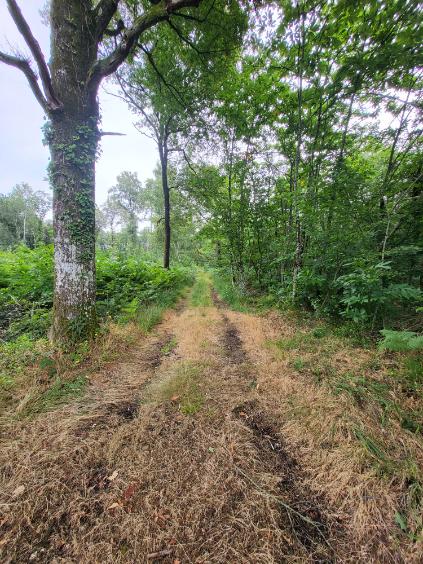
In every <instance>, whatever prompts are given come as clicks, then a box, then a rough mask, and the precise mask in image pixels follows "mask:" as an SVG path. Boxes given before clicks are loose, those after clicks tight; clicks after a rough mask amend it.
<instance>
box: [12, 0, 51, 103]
mask: <svg viewBox="0 0 423 564" xmlns="http://www.w3.org/2000/svg"><path fill="white" fill-rule="evenodd" d="M7 6H8V8H9V12H10V15H11V16H12V18H13V21H14V22H15V24H16V27H17V28H18V30H19V32H20V34H21V35H22V37H23V38H24V40H25V43H26V44H27V45H28V47H29V50H30V51H31V53H32V56H33V57H34V60H35V63H36V65H37V67H38V71H39V73H40V79H41V84H42V86H43V90H44V95H45V97H46V103H47V109H48V110H57V109H60V108H61V107H62V104H61V102H60V101H59V100H58V98H57V97H56V95H55V93H54V90H53V85H52V83H51V77H50V72H49V70H48V67H47V63H46V61H45V59H44V55H43V52H42V51H41V47H40V45H39V43H38V41H37V40H36V39H35V37H34V35H33V33H32V31H31V28H30V27H29V25H28V23H27V22H26V20H25V18H24V17H23V14H22V12H21V10H20V8H19V6H18V4H17V2H16V1H15V0H7ZM22 70H23V69H22ZM31 88H32V86H31ZM32 90H33V91H34V89H33V88H32ZM34 94H35V92H34ZM37 99H38V98H37Z"/></svg>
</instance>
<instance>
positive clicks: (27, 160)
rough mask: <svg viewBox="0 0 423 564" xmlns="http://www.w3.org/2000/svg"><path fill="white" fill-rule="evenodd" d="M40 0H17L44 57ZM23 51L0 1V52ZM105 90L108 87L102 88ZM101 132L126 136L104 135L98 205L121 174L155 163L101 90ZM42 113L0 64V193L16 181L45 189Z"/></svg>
mask: <svg viewBox="0 0 423 564" xmlns="http://www.w3.org/2000/svg"><path fill="white" fill-rule="evenodd" d="M43 4H44V0H30V1H28V0H21V2H20V7H21V9H22V11H23V13H24V15H25V17H26V19H27V21H28V23H29V24H30V26H31V28H32V31H33V33H34V35H35V36H36V38H37V40H38V42H39V43H40V45H41V47H42V49H43V51H44V55H45V57H46V59H47V60H48V59H49V30H48V28H47V27H45V26H44V25H43V24H42V22H41V17H40V15H39V9H40V8H41V7H42V6H43ZM16 48H18V49H19V50H20V51H21V52H23V53H28V50H27V49H25V46H24V43H23V40H22V38H21V37H20V35H19V32H17V30H16V28H15V26H14V23H13V21H12V19H11V17H10V15H9V12H8V10H7V8H6V6H5V2H1V3H0V49H1V50H2V51H7V52H12V51H13V50H16ZM105 86H106V88H107V89H111V88H112V86H111V85H108V84H105ZM100 103H101V114H102V118H103V121H102V129H103V130H104V131H116V132H121V133H125V134H126V136H125V137H112V136H110V137H104V138H103V139H102V144H101V145H102V154H101V157H100V159H99V161H98V162H97V194H96V200H97V203H101V202H103V201H104V200H105V198H106V194H107V190H108V189H109V188H110V187H111V186H113V184H114V183H115V180H116V176H117V175H118V174H119V173H120V172H121V171H123V170H130V171H134V172H137V173H138V176H139V178H140V179H141V180H144V179H146V178H148V177H149V176H151V175H152V171H153V169H154V166H155V164H156V161H157V152H156V148H155V145H154V143H153V141H151V140H150V139H148V138H146V137H144V136H142V135H141V134H140V133H138V132H137V131H136V130H135V128H134V127H133V125H132V124H133V121H134V117H133V115H132V114H131V113H130V112H129V110H128V109H127V107H126V105H125V102H123V101H121V100H118V99H116V98H114V97H113V96H110V95H108V94H106V93H105V92H104V90H103V89H101V92H100ZM43 123H44V117H43V112H42V110H41V107H40V106H39V105H38V102H37V101H36V100H35V98H34V96H33V94H32V92H31V90H30V89H29V86H28V84H27V82H26V78H25V77H24V75H23V73H22V72H21V71H19V70H18V69H15V68H12V67H8V66H7V65H4V64H2V63H0V131H1V136H0V193H7V192H9V191H10V190H11V189H12V188H13V186H14V185H15V184H17V183H19V182H28V183H29V184H30V185H31V186H32V187H33V188H34V189H36V190H40V189H41V190H45V191H48V190H49V186H48V182H47V181H46V167H47V163H48V156H49V153H48V149H47V148H46V147H44V146H43V144H42V140H41V139H42V132H41V130H40V128H41V126H42V125H43Z"/></svg>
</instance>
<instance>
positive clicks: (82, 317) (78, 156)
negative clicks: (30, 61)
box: [48, 0, 99, 343]
mask: <svg viewBox="0 0 423 564" xmlns="http://www.w3.org/2000/svg"><path fill="white" fill-rule="evenodd" d="M90 8H91V2H90V1H88V0H71V1H68V2H62V1H60V0H53V2H52V6H51V25H52V39H51V41H52V53H51V55H52V65H51V71H52V82H53V87H54V89H55V92H56V93H57V95H58V97H59V99H60V100H61V102H62V104H63V108H62V110H60V111H58V112H54V113H52V115H51V122H50V130H49V133H48V143H49V147H50V152H51V163H50V178H51V183H52V186H53V226H54V255H55V292H54V313H53V338H54V340H55V341H56V342H59V343H63V342H67V341H69V340H77V339H81V338H87V337H90V336H92V335H93V333H94V330H95V294H96V285H95V195H94V194H95V158H96V152H97V144H98V137H99V136H98V118H99V113H98V103H97V89H96V88H95V89H93V90H91V91H89V90H88V89H87V83H88V80H87V79H88V74H89V70H90V68H91V66H92V65H93V64H94V62H95V60H96V57H97V52H96V51H97V46H96V41H95V40H94V39H93V34H92V19H91V18H92V13H91V11H90Z"/></svg>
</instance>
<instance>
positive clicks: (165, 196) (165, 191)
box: [159, 136, 171, 268]
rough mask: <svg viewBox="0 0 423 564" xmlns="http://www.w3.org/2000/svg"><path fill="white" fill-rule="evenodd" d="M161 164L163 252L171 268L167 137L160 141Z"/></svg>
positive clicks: (165, 260)
mask: <svg viewBox="0 0 423 564" xmlns="http://www.w3.org/2000/svg"><path fill="white" fill-rule="evenodd" d="M159 153H160V164H161V169H162V189H163V203H164V225H165V241H164V253H163V266H164V267H165V268H169V266H170V235H171V231H170V192H169V179H168V166H167V165H168V148H167V138H166V136H165V138H164V140H163V141H162V140H160V141H159Z"/></svg>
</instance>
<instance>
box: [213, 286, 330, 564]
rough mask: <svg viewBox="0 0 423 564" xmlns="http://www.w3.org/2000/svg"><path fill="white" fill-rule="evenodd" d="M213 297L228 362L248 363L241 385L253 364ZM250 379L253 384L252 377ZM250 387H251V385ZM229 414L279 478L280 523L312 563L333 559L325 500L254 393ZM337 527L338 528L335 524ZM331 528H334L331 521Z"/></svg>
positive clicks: (265, 466)
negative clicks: (306, 480) (248, 432)
mask: <svg viewBox="0 0 423 564" xmlns="http://www.w3.org/2000/svg"><path fill="white" fill-rule="evenodd" d="M212 299H213V303H214V304H215V306H216V307H217V308H218V310H219V312H220V314H221V316H222V320H223V324H224V335H223V338H222V342H223V347H224V349H225V352H226V355H227V358H228V360H229V363H230V364H233V365H241V364H243V363H248V369H247V374H246V371H245V366H244V368H243V371H242V380H243V381H242V382H240V386H243V383H244V381H245V376H247V375H249V376H251V374H252V373H253V372H255V367H254V365H251V363H250V362H249V359H248V355H247V353H246V351H245V349H244V346H243V341H242V339H241V336H240V332H239V330H238V328H237V326H236V325H235V324H234V323H233V322H232V321H231V320H230V319H229V317H228V315H227V311H228V310H227V306H226V304H225V303H224V302H223V300H221V299H220V297H219V296H218V294H217V293H216V292H215V291H214V290H213V291H212ZM253 382H254V383H255V380H253ZM253 387H254V386H253ZM249 389H250V390H251V386H250V388H249ZM249 395H251V394H249ZM232 414H233V416H234V417H236V418H237V419H238V420H239V421H240V422H241V423H242V424H243V425H244V426H245V427H246V428H248V429H249V430H251V431H252V443H253V444H254V446H255V448H256V450H257V452H258V453H259V456H260V463H261V464H262V468H263V470H265V471H266V472H269V473H272V474H274V475H276V476H277V477H278V480H279V481H278V483H277V487H278V494H279V495H280V497H281V501H282V504H283V505H281V506H280V517H281V519H280V523H279V526H280V527H281V528H284V529H286V530H289V531H290V532H291V533H292V534H293V535H294V537H295V538H296V540H297V541H298V542H299V543H300V544H301V545H302V546H303V547H304V548H305V549H306V550H307V552H308V556H309V558H310V560H311V561H312V562H333V561H334V560H335V553H334V550H333V548H332V546H331V544H330V543H329V540H328V539H329V536H330V533H329V527H328V523H327V517H326V515H325V502H324V500H322V499H319V498H318V496H317V495H316V494H313V493H312V492H311V490H310V489H309V488H308V487H307V486H306V485H305V484H304V481H303V475H302V472H301V465H300V464H299V462H298V461H297V460H296V459H295V458H294V456H293V455H292V453H290V452H289V447H288V445H287V444H286V442H285V441H284V439H283V438H282V437H281V436H280V435H279V434H278V433H277V432H276V431H275V422H273V421H272V419H271V417H270V416H269V414H267V413H266V412H265V411H264V409H263V407H261V406H260V403H259V400H258V398H257V396H256V395H255V397H254V399H250V400H247V401H245V402H243V403H241V404H238V405H237V406H236V407H235V408H234V409H233V410H232ZM337 528H338V529H339V526H338V525H337ZM331 530H332V532H333V530H334V524H333V523H331ZM294 555H295V554H293V556H294Z"/></svg>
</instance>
